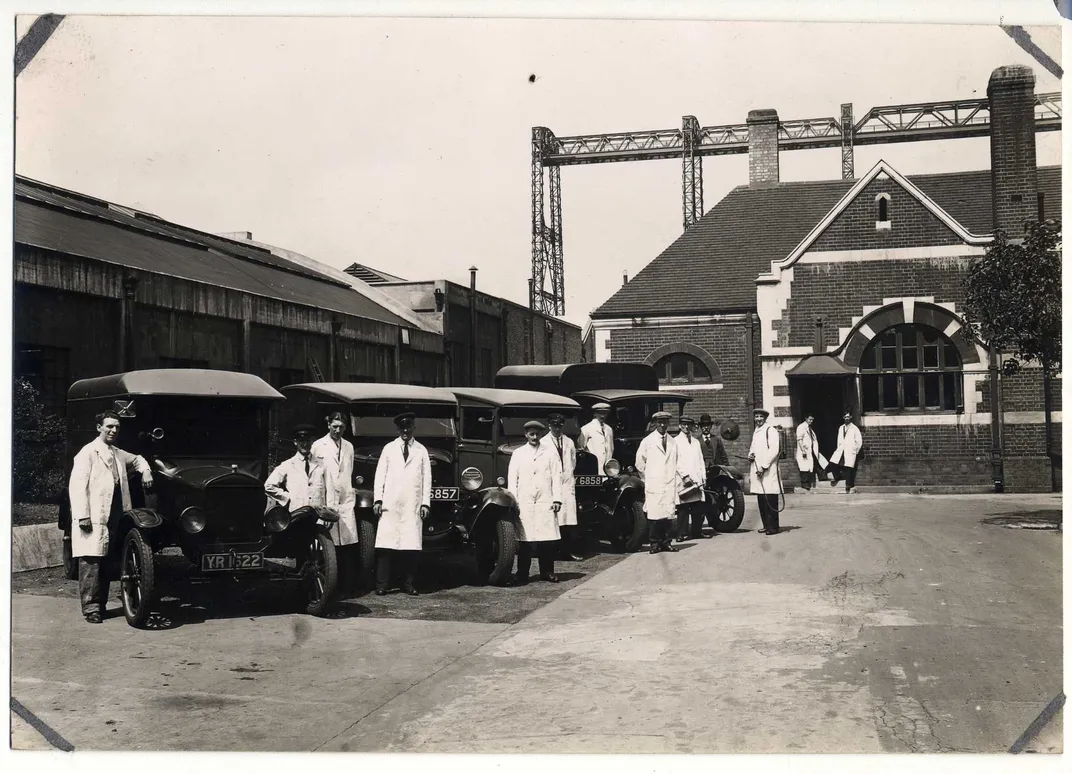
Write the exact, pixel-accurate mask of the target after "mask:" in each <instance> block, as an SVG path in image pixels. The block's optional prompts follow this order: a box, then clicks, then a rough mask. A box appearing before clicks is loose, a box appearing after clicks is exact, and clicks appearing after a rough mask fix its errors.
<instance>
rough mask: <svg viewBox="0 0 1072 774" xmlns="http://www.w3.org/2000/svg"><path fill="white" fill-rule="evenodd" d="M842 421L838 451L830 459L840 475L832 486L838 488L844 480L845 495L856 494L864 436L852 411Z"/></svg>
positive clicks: (839, 430) (843, 416)
mask: <svg viewBox="0 0 1072 774" xmlns="http://www.w3.org/2000/svg"><path fill="white" fill-rule="evenodd" d="M841 419H842V425H841V427H839V428H838V437H837V449H835V450H834V453H833V455H831V457H830V461H831V462H832V463H834V464H835V465H837V466H838V475H837V476H836V477H835V478H834V480H833V481H831V482H830V486H837V484H838V479H840V478H844V479H845V494H856V458H857V457H858V456H859V454H860V450H861V449H862V448H863V447H864V436H863V434H862V433H861V432H860V428H858V427H857V426H856V425H854V424H853V422H852V412H851V411H846V412H845V413H844V414H843V415H842V417H841Z"/></svg>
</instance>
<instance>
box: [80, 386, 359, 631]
mask: <svg viewBox="0 0 1072 774" xmlns="http://www.w3.org/2000/svg"><path fill="white" fill-rule="evenodd" d="M282 400H283V396H282V395H281V394H280V393H278V392H277V391H276V390H274V389H273V388H272V387H270V386H269V385H268V384H267V383H265V382H264V381H262V380H261V379H259V378H258V377H256V376H252V375H250V374H244V373H236V372H231V371H211V370H201V369H157V370H146V371H131V372H128V373H122V374H115V375H112V376H101V377H97V378H93V379H83V380H81V381H78V382H75V383H74V385H72V386H71V388H70V391H69V393H68V403H67V455H66V457H67V472H68V475H69V474H70V471H71V466H72V463H73V460H74V456H75V454H76V453H77V452H78V451H79V450H80V449H81V448H82V447H83V446H85V445H86V444H87V443H89V442H90V441H92V440H93V439H94V438H95V437H96V435H97V431H96V426H97V423H96V416H97V414H99V413H100V412H102V411H105V410H112V411H115V412H116V413H117V414H118V415H119V417H120V429H119V436H118V438H117V441H116V445H117V446H119V448H121V449H125V450H126V451H129V452H131V453H134V454H139V455H141V456H142V457H144V458H145V459H146V460H147V461H148V463H149V465H150V467H151V468H152V474H153V492H152V493H151V494H149V495H143V490H142V486H141V481H140V477H137V476H135V477H134V478H133V479H132V480H131V482H130V491H131V498H132V501H133V502H132V505H133V507H132V509H131V510H129V511H127V512H126V513H124V514H123V518H122V520H121V522H120V523H119V524H118V525H117V527H116V530H115V532H114V533H113V539H112V541H111V543H110V549H109V550H110V555H109V557H108V560H107V565H108V571H109V575H110V576H111V577H112V578H115V579H118V580H119V582H120V590H121V597H122V603H123V612H124V614H125V615H126V619H127V622H128V623H129V624H130V625H131V626H143V625H144V624H145V623H146V621H147V620H148V619H149V616H150V613H151V612H152V608H153V605H154V603H155V602H156V599H157V591H158V589H157V584H156V583H155V582H154V581H155V573H154V569H155V561H156V559H155V556H154V555H155V554H156V553H157V552H159V551H160V550H162V549H164V548H171V547H178V548H180V549H181V550H182V553H183V555H184V556H185V557H186V558H187V559H188V560H189V561H190V563H191V564H192V565H193V577H194V578H196V579H198V580H204V579H209V578H212V577H217V576H220V575H231V576H234V575H249V574H258V573H259V574H261V577H265V578H266V579H267V578H272V579H300V580H301V581H302V585H303V589H304V591H305V593H306V599H305V601H304V605H305V609H306V610H307V612H309V613H310V614H313V615H320V614H322V613H324V612H325V611H326V610H327V609H328V607H329V606H330V604H331V602H332V598H333V595H334V593H335V588H336V585H337V582H338V568H337V564H336V559H335V547H334V545H333V543H332V540H331V537H330V535H329V534H328V532H327V530H326V527H325V525H327V524H330V523H331V522H333V521H334V520H335V519H336V517H335V515H334V514H333V513H332V512H331V511H328V510H327V509H321V508H312V507H306V508H299V509H296V510H295V511H294V512H293V513H291V512H289V511H288V509H287V508H285V507H282V506H274V507H272V508H268V507H267V506H268V497H267V495H266V494H265V491H264V481H265V478H266V477H267V475H268V469H267V466H268V411H269V409H270V408H271V406H272V405H273V404H276V403H278V402H280V401H282ZM59 528H60V529H61V530H63V533H64V564H65V568H66V572H67V576H68V577H77V565H76V563H75V560H73V559H72V558H71V542H70V541H71V538H70V535H71V529H72V525H71V511H70V502H69V500H68V499H67V498H64V506H63V507H61V509H60V517H59ZM75 528H76V529H77V526H75Z"/></svg>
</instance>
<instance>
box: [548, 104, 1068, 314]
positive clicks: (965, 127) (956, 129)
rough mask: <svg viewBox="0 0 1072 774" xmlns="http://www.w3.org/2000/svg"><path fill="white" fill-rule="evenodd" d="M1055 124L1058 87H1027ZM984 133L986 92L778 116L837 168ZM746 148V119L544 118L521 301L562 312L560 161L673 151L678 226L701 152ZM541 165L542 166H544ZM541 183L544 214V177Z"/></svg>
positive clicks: (695, 207) (689, 219) (692, 207)
mask: <svg viewBox="0 0 1072 774" xmlns="http://www.w3.org/2000/svg"><path fill="white" fill-rule="evenodd" d="M1060 128H1061V93H1060V92H1054V93H1050V94H1036V95H1035V129H1036V131H1039V132H1052V131H1058V130H1060ZM989 133H990V103H989V101H988V100H987V99H986V98H982V99H963V100H952V101H949V102H926V103H920V104H915V105H889V106H885V107H874V108H871V109H870V110H869V111H868V112H867V114H866V115H864V117H863V118H861V119H860V120H859V121H857V122H855V123H853V110H852V103H846V104H843V105H842V106H841V117H840V119H838V118H833V117H829V118H811V119H803V120H790V121H780V122H779V124H778V150H779V151H785V150H803V149H807V148H838V147H840V148H841V175H842V177H843V178H844V179H846V180H851V179H853V178H854V177H855V171H854V163H853V148H855V147H856V146H857V145H879V144H882V143H895V142H918V141H923V140H952V139H959V138H964V137H986V136H988V135H989ZM747 152H748V124H746V123H745V124H727V125H725V126H700V124H699V122H698V121H697V120H696V118H695V116H684V117H683V118H682V119H681V128H680V129H659V130H655V131H646V132H616V133H612V134H584V135H575V136H572V137H556V136H555V134H554V133H553V132H552V131H551V130H550V129H548V128H547V127H544V126H535V127H533V129H532V283H531V290H530V293H529V296H530V298H529V306H530V307H532V308H533V309H535V310H537V311H539V312H543V313H545V314H551V315H563V314H565V312H566V295H565V273H564V271H563V261H562V167H565V166H571V165H574V164H607V163H612V162H620V161H647V160H650V159H681V165H682V166H681V200H682V204H681V207H682V219H683V227H684V228H685V229H686V230H687V229H688V228H689V227H690V226H691V225H692V224H693V223H695V222H696V221H697V220H699V219H700V217H701V216H702V215H703V212H704V207H703V157H704V156H723V155H728V154H732V153H747ZM544 170H546V173H545V171H544ZM545 179H546V181H547V182H548V183H549V185H548V194H549V196H548V197H547V198H548V199H549V200H550V201H549V202H548V203H547V204H548V207H547V209H549V210H550V221H551V224H550V226H548V225H547V219H546V217H545V201H544V183H545Z"/></svg>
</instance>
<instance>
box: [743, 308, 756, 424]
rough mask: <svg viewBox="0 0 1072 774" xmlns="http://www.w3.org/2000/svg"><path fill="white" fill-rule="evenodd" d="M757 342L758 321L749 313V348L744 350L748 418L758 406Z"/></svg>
mask: <svg viewBox="0 0 1072 774" xmlns="http://www.w3.org/2000/svg"><path fill="white" fill-rule="evenodd" d="M755 340H756V319H755V315H754V314H752V313H751V312H749V313H748V346H746V347H745V348H744V361H745V368H747V369H748V396H747V399H746V401H745V408H746V409H747V411H748V418H749V419H751V417H752V409H754V408H755V405H756V371H755V362H754V358H755V353H754V352H753V351H752V348H753V347H754V346H755Z"/></svg>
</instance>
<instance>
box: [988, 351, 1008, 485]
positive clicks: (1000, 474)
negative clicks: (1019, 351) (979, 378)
mask: <svg viewBox="0 0 1072 774" xmlns="http://www.w3.org/2000/svg"><path fill="white" fill-rule="evenodd" d="M1002 404H1003V400H1002V395H1001V378H1000V376H999V374H998V351H997V349H996V348H995V347H994V346H993V345H991V346H990V436H991V439H992V444H991V450H990V461H991V463H992V464H993V466H994V473H993V476H994V491H995V492H997V493H1001V492H1004V491H1005V469H1004V467H1005V466H1004V461H1003V460H1002V446H1003V444H1002V442H1001V441H1002V438H1001V434H1002V433H1001V430H1002V428H1001V415H1002V411H1003V410H1004V406H1003V405H1002Z"/></svg>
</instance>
